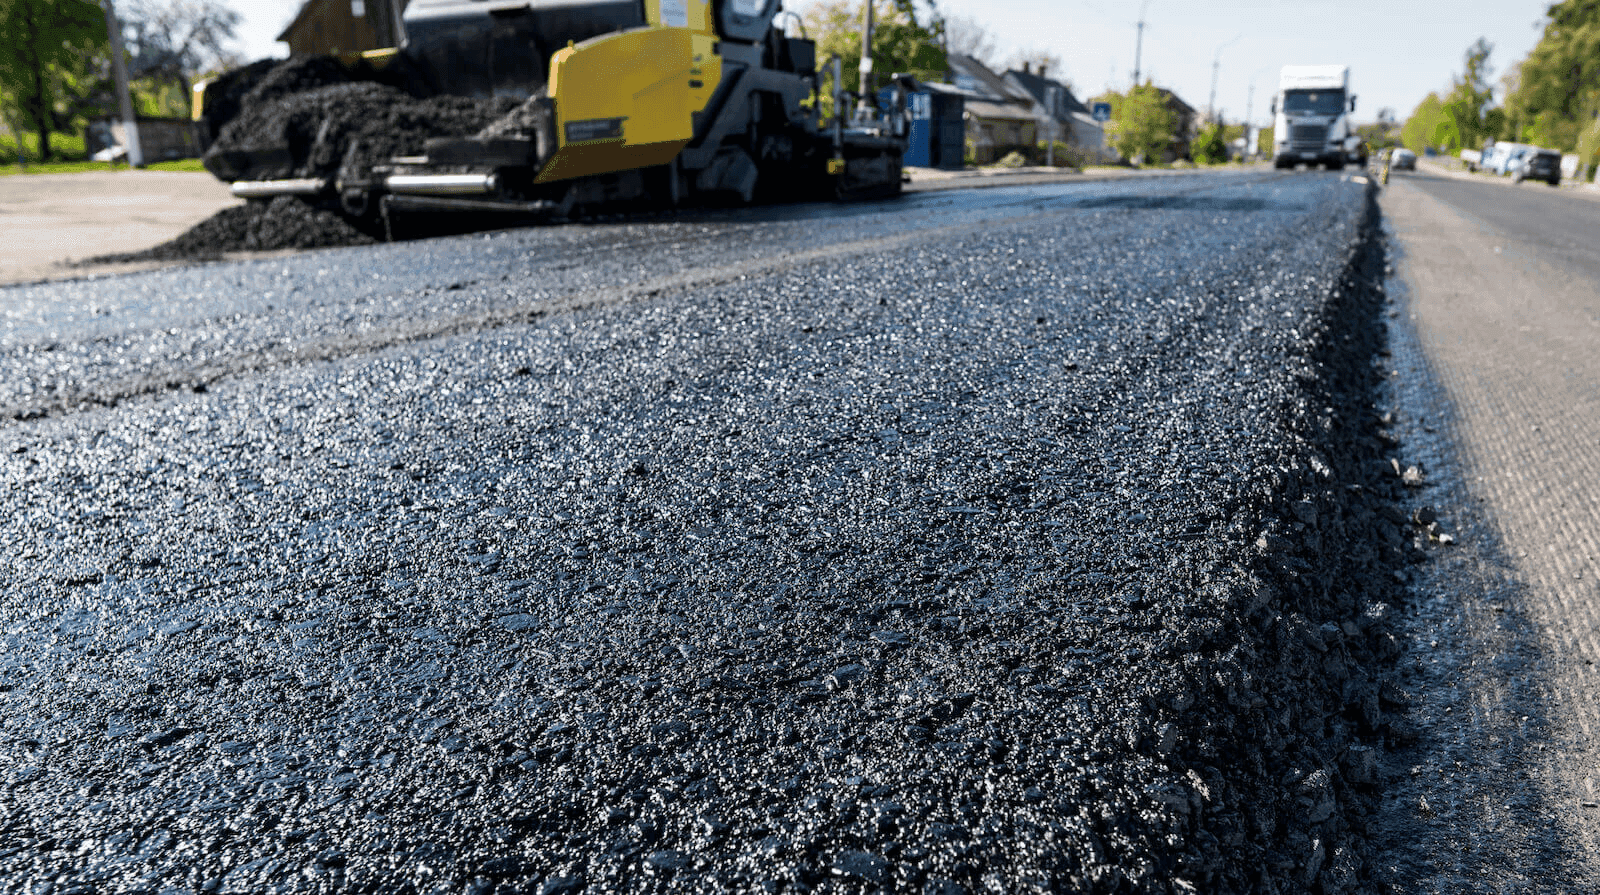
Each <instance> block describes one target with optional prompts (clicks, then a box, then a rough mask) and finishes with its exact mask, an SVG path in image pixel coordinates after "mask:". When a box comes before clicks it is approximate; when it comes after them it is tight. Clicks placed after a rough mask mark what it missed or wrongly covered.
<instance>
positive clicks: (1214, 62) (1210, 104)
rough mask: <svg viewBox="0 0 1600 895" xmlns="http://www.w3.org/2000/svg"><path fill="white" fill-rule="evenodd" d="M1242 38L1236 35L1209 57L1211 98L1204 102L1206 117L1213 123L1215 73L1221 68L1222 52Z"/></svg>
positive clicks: (1215, 114) (1214, 114)
mask: <svg viewBox="0 0 1600 895" xmlns="http://www.w3.org/2000/svg"><path fill="white" fill-rule="evenodd" d="M1243 36H1244V35H1242V34H1240V35H1237V36H1235V37H1234V38H1233V40H1230V41H1228V42H1227V43H1225V44H1223V45H1222V46H1219V47H1217V53H1216V55H1215V56H1212V57H1211V98H1210V99H1208V100H1206V116H1207V117H1209V118H1210V119H1211V120H1212V121H1213V122H1214V121H1216V120H1217V71H1218V70H1219V69H1221V68H1222V51H1223V50H1226V49H1227V48H1228V47H1230V46H1233V44H1234V43H1236V42H1237V41H1238V40H1239V38H1240V37H1243ZM1249 117H1250V116H1248V115H1246V116H1245V118H1246V119H1248V118H1249Z"/></svg>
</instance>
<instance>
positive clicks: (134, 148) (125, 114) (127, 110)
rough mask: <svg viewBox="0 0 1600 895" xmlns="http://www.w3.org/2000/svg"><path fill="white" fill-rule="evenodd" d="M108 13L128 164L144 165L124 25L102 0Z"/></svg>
mask: <svg viewBox="0 0 1600 895" xmlns="http://www.w3.org/2000/svg"><path fill="white" fill-rule="evenodd" d="M100 7H101V8H102V9H104V10H105V13H106V32H107V34H108V36H109V37H110V38H111V76H112V78H113V79H115V81H116V85H117V106H118V108H119V111H121V112H122V135H123V139H124V140H126V141H128V166H129V167H131V168H143V167H144V147H142V146H140V145H139V120H138V119H137V118H135V117H134V114H133V96H132V94H130V93H128V63H127V61H126V60H124V59H123V58H122V54H123V49H122V25H121V24H119V23H118V22H117V11H116V10H115V9H112V7H111V0H100Z"/></svg>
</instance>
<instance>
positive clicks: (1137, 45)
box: [1133, 0, 1150, 87]
mask: <svg viewBox="0 0 1600 895" xmlns="http://www.w3.org/2000/svg"><path fill="white" fill-rule="evenodd" d="M1149 8H1150V0H1144V5H1142V6H1140V7H1139V36H1138V38H1137V39H1135V41H1134V44H1133V86H1135V87H1137V86H1139V59H1140V57H1141V56H1142V55H1143V54H1144V13H1145V10H1147V9H1149Z"/></svg>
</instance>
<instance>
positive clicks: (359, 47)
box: [278, 0, 409, 56]
mask: <svg viewBox="0 0 1600 895" xmlns="http://www.w3.org/2000/svg"><path fill="white" fill-rule="evenodd" d="M408 2H409V0H306V4H305V5H304V6H302V7H300V12H299V13H298V14H296V15H295V17H294V21H292V22H290V23H289V25H288V27H286V28H284V29H283V33H282V34H280V35H278V40H281V41H283V42H284V43H286V44H288V45H289V55H291V56H311V55H318V54H323V53H361V52H365V51H367V50H381V49H384V48H386V47H393V46H398V45H399V43H400V39H401V37H402V36H403V34H404V31H403V30H402V28H401V25H400V15H401V13H403V12H405V8H406V4H407V3H408Z"/></svg>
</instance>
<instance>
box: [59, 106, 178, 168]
mask: <svg viewBox="0 0 1600 895" xmlns="http://www.w3.org/2000/svg"><path fill="white" fill-rule="evenodd" d="M138 122H139V150H140V152H141V154H142V156H143V158H144V160H145V161H147V162H170V161H172V160H174V159H180V158H197V157H199V155H200V137H199V135H198V134H196V133H195V127H194V122H192V121H190V120H189V119H187V118H150V117H146V116H144V115H140V116H139V118H138ZM83 143H84V149H86V150H88V153H89V156H90V157H91V158H95V159H97V160H101V161H111V160H113V159H124V158H127V155H128V133H127V126H126V125H125V124H123V121H122V119H121V118H101V119H96V120H94V121H91V122H89V125H88V127H87V128H85V129H84V134H83Z"/></svg>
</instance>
